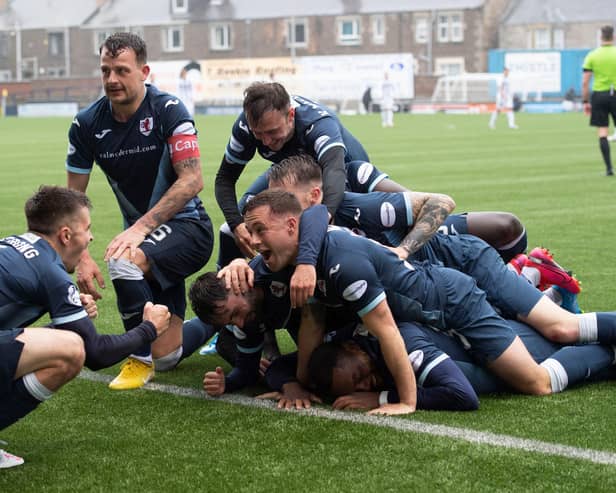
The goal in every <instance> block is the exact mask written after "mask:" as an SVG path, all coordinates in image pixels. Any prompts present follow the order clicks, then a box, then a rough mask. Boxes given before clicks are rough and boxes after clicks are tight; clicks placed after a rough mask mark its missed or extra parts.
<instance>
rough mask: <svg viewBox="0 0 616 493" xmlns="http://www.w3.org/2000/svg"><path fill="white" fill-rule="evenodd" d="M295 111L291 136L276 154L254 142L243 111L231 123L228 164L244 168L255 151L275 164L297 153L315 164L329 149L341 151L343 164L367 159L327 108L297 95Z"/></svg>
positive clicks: (292, 97) (227, 150) (361, 148)
mask: <svg viewBox="0 0 616 493" xmlns="http://www.w3.org/2000/svg"><path fill="white" fill-rule="evenodd" d="M291 106H292V107H293V108H295V130H294V133H293V137H292V138H291V140H289V142H287V143H286V144H285V145H284V146H283V147H282V149H280V150H279V151H273V150H271V149H270V148H269V147H267V146H265V145H264V144H263V143H262V142H261V141H259V140H257V139H256V138H255V136H254V134H253V133H252V131H251V130H250V128H249V126H248V121H247V120H246V115H245V114H244V112H242V113H241V114H240V116H239V117H238V118H237V120H236V121H235V123H234V125H233V128H232V130H231V137H230V139H229V143H228V144H227V148H226V150H225V158H226V160H227V161H228V162H230V163H234V164H238V165H241V166H244V165H246V164H247V163H248V162H249V161H250V160H251V159H252V158H253V157H254V155H255V152H258V153H259V154H260V155H261V156H262V157H263V158H264V159H266V160H268V161H271V162H274V163H277V162H280V161H282V160H283V159H284V158H287V157H289V156H295V155H297V154H299V153H307V154H310V155H311V156H312V157H313V158H314V159H315V160H316V161H319V159H320V158H321V156H323V154H325V152H326V151H328V150H329V149H332V148H333V147H341V148H342V149H344V154H345V162H349V161H353V160H356V159H362V160H366V159H367V154H366V152H365V150H364V149H363V147H362V146H361V144H360V143H359V142H358V141H357V139H355V137H353V135H351V133H350V132H349V131H348V130H346V129H345V128H344V127H343V126H342V124H341V123H340V120H338V117H337V116H336V115H335V113H334V112H333V111H332V110H330V109H329V108H327V107H325V106H323V105H321V104H318V103H315V102H313V101H310V100H309V99H306V98H304V97H301V96H291Z"/></svg>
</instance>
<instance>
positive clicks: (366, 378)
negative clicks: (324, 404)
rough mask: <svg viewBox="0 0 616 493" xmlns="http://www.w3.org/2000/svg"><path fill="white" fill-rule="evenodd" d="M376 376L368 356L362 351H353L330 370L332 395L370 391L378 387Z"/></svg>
mask: <svg viewBox="0 0 616 493" xmlns="http://www.w3.org/2000/svg"><path fill="white" fill-rule="evenodd" d="M377 386H378V378H377V375H376V372H375V371H374V369H373V365H372V364H371V361H370V357H369V356H368V355H367V354H366V353H365V352H364V351H359V350H358V351H353V354H352V356H350V357H345V358H344V361H343V363H342V365H340V366H339V367H337V368H334V370H333V372H332V386H331V393H332V395H333V396H334V397H339V396H341V395H348V394H352V393H353V392H370V391H374V390H376V389H377V388H378V387H377Z"/></svg>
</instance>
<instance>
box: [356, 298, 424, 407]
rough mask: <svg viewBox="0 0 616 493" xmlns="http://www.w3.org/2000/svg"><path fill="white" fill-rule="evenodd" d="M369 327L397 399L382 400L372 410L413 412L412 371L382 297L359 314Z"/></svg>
mask: <svg viewBox="0 0 616 493" xmlns="http://www.w3.org/2000/svg"><path fill="white" fill-rule="evenodd" d="M362 321H363V323H364V325H365V327H366V328H367V329H368V331H369V332H370V333H371V334H372V335H374V336H375V337H376V338H377V339H378V340H379V344H380V346H381V351H382V352H383V358H384V359H385V363H386V364H387V368H388V369H389V372H390V373H391V375H392V377H393V378H394V381H395V382H396V388H397V389H398V396H399V398H400V403H398V404H382V405H381V406H379V407H378V408H376V409H374V410H373V411H371V413H372V414H408V413H412V412H415V408H416V406H417V384H416V382H415V374H414V373H413V369H412V368H411V363H410V362H409V359H408V354H407V353H406V347H405V345H404V340H403V339H402V336H401V335H400V331H399V330H398V326H397V325H396V322H395V321H394V318H393V316H392V314H391V310H390V309H389V305H388V304H387V300H383V301H381V302H380V303H379V304H378V305H377V306H376V308H374V309H373V310H371V311H370V312H368V313H366V314H364V315H363V316H362Z"/></svg>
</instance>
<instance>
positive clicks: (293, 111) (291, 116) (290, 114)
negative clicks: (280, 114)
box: [289, 106, 295, 121]
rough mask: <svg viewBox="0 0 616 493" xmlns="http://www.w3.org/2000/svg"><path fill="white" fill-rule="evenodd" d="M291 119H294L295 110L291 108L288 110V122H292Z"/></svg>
mask: <svg viewBox="0 0 616 493" xmlns="http://www.w3.org/2000/svg"><path fill="white" fill-rule="evenodd" d="M293 118H295V108H294V107H293V106H291V107H290V108H289V121H291V120H293Z"/></svg>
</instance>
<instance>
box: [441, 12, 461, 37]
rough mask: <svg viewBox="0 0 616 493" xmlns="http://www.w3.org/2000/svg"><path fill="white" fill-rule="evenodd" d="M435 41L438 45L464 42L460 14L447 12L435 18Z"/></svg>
mask: <svg viewBox="0 0 616 493" xmlns="http://www.w3.org/2000/svg"><path fill="white" fill-rule="evenodd" d="M436 29H437V39H438V41H439V42H440V43H448V42H455V43H458V42H460V41H463V40H464V28H463V25H462V14H461V13H460V12H448V13H442V14H439V15H438V17H437V27H436Z"/></svg>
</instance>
